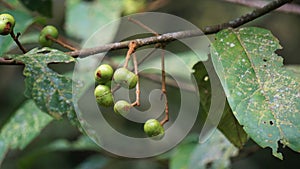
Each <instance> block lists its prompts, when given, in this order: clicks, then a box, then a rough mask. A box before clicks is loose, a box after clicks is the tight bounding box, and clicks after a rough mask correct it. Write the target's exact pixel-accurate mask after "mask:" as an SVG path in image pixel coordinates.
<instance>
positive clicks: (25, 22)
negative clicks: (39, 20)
mask: <svg viewBox="0 0 300 169" xmlns="http://www.w3.org/2000/svg"><path fill="white" fill-rule="evenodd" d="M4 12H5V13H9V14H11V15H12V16H14V18H15V20H16V26H15V28H14V32H20V33H23V32H25V30H26V29H27V28H28V27H29V26H30V25H31V24H32V23H33V22H34V19H33V18H32V16H30V15H29V14H28V13H26V12H24V11H20V10H8V11H4ZM4 12H3V13H4ZM13 44H14V41H13V40H12V38H11V37H10V36H9V35H8V36H0V56H2V55H3V53H5V52H7V51H8V50H9V48H11V47H12V45H13Z"/></svg>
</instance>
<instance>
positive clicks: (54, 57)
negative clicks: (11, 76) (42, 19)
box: [13, 48, 75, 119]
mask: <svg viewBox="0 0 300 169" xmlns="http://www.w3.org/2000/svg"><path fill="white" fill-rule="evenodd" d="M13 59H15V60H17V61H21V62H23V63H24V64H25V69H24V75H25V76H26V79H25V84H26V91H25V95H26V96H27V97H29V98H32V99H33V100H34V101H35V103H36V104H37V106H38V107H39V108H40V109H41V110H43V111H44V112H47V113H49V114H50V115H52V116H53V117H54V118H56V119H60V118H61V116H62V115H63V114H65V113H66V114H67V115H68V116H72V115H71V114H73V112H74V111H73V105H72V100H71V99H72V79H70V78H68V77H66V76H63V75H60V74H58V73H56V72H54V71H53V70H52V69H50V68H49V67H48V66H47V64H48V63H58V62H60V63H61V62H64V63H69V62H74V61H75V59H74V58H72V57H71V56H69V55H67V54H65V53H64V52H61V51H58V50H55V49H50V48H42V49H33V50H31V51H29V52H28V53H26V54H24V55H16V56H14V57H13Z"/></svg>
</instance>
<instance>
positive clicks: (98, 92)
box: [94, 85, 114, 107]
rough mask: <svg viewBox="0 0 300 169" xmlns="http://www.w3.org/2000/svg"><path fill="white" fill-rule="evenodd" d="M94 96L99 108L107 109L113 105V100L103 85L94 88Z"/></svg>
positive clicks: (107, 88) (108, 89) (108, 90)
mask: <svg viewBox="0 0 300 169" xmlns="http://www.w3.org/2000/svg"><path fill="white" fill-rule="evenodd" d="M94 95H95V97H96V102H97V103H98V104H99V105H100V106H104V107H109V106H112V105H113V104H114V98H113V95H112V93H111V91H110V88H109V87H107V86H105V85H98V86H97V87H96V88H95V91H94Z"/></svg>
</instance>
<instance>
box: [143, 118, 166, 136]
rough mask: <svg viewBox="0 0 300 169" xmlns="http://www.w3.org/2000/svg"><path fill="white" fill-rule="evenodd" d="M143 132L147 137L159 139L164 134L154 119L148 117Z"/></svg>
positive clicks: (161, 127)
mask: <svg viewBox="0 0 300 169" xmlns="http://www.w3.org/2000/svg"><path fill="white" fill-rule="evenodd" d="M144 132H145V133H146V134H147V136H148V137H154V138H155V139H161V138H162V137H163V136H164V133H165V130H164V128H163V126H161V124H160V123H159V121H157V120H156V119H149V120H147V121H146V123H145V124H144Z"/></svg>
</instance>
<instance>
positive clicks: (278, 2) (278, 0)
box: [68, 0, 292, 57]
mask: <svg viewBox="0 0 300 169" xmlns="http://www.w3.org/2000/svg"><path fill="white" fill-rule="evenodd" d="M291 1H292V0H275V1H272V2H270V3H268V4H267V5H265V6H264V7H262V8H259V9H255V10H253V11H252V12H250V13H248V14H245V15H243V16H241V17H238V18H236V19H234V20H231V21H229V22H226V23H222V24H219V25H213V26H207V27H205V28H204V29H203V32H201V31H199V30H187V31H180V32H173V33H166V34H162V35H160V36H152V37H147V38H142V39H135V40H134V41H135V42H136V43H137V46H138V47H142V46H147V45H151V44H156V43H165V42H171V41H174V40H177V39H183V38H189V37H195V36H202V35H209V34H214V33H217V32H219V31H221V30H223V29H226V28H230V27H231V28H237V27H239V26H242V25H244V24H246V23H248V22H250V21H252V20H254V19H256V18H259V17H261V16H263V15H265V14H267V13H269V12H271V11H273V10H275V9H277V8H279V7H281V6H283V5H284V4H286V3H289V2H291ZM131 41H133V40H130V41H123V42H116V43H110V44H106V45H103V46H98V47H94V48H87V49H82V50H79V51H73V52H68V54H70V55H71V56H73V57H78V56H79V57H87V56H89V55H94V54H97V53H102V52H106V51H109V50H117V49H124V48H127V47H128V45H129V43H130V42H131Z"/></svg>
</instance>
